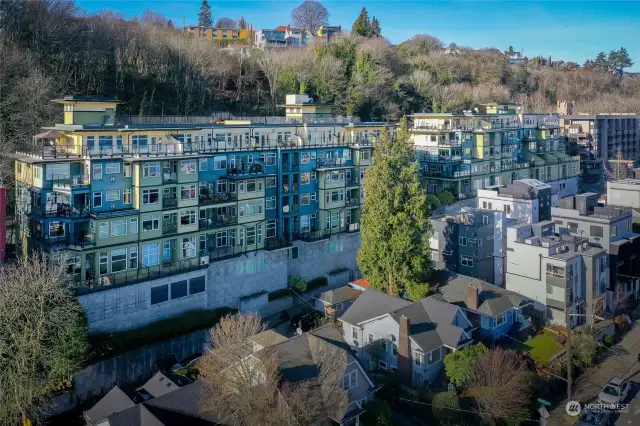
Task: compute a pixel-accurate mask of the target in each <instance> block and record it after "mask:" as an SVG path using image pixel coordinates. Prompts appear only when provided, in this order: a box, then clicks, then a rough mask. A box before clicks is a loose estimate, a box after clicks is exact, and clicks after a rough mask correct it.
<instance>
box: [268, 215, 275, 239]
mask: <svg viewBox="0 0 640 426" xmlns="http://www.w3.org/2000/svg"><path fill="white" fill-rule="evenodd" d="M266 228H267V238H273V237H275V236H276V220H275V219H270V220H267V227H266Z"/></svg>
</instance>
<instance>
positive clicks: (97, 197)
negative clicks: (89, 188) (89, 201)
mask: <svg viewBox="0 0 640 426" xmlns="http://www.w3.org/2000/svg"><path fill="white" fill-rule="evenodd" d="M93 207H96V208H97V207H102V192H94V193H93Z"/></svg>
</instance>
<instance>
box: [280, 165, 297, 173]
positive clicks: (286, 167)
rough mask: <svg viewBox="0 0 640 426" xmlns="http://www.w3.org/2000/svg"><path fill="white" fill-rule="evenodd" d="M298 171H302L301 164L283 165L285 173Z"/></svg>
mask: <svg viewBox="0 0 640 426" xmlns="http://www.w3.org/2000/svg"><path fill="white" fill-rule="evenodd" d="M298 170H300V163H291V164H288V163H283V164H282V171H283V172H297V171H298Z"/></svg>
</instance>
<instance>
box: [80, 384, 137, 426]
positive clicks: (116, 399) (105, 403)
mask: <svg viewBox="0 0 640 426" xmlns="http://www.w3.org/2000/svg"><path fill="white" fill-rule="evenodd" d="M135 405H136V404H135V402H133V395H131V394H127V393H126V392H124V391H123V390H122V389H121V388H120V387H118V386H114V387H113V389H111V390H110V391H109V392H107V394H106V395H105V396H104V397H102V399H100V401H98V402H97V403H96V405H94V406H93V407H91V409H90V410H87V411H85V413H84V415H85V417H86V418H87V419H88V420H89V421H91V422H92V423H96V422H99V421H100V420H102V419H104V418H105V417H108V416H110V415H112V414H113V413H118V412H120V411H124V410H126V409H127V408H131V407H135Z"/></svg>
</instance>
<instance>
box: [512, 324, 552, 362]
mask: <svg viewBox="0 0 640 426" xmlns="http://www.w3.org/2000/svg"><path fill="white" fill-rule="evenodd" d="M555 338H556V335H555V334H554V333H551V332H550V331H544V332H543V333H542V334H538V335H536V336H534V337H533V338H531V339H529V340H527V341H526V342H524V343H513V344H510V345H508V346H509V347H511V348H512V349H516V350H519V351H523V352H528V353H529V355H531V356H532V357H533V359H535V360H536V363H537V364H538V365H540V366H543V367H544V366H545V365H547V364H548V363H549V359H550V358H551V357H552V356H554V355H555V354H557V353H558V352H560V351H561V350H562V347H561V346H560V345H558V344H557V343H556V342H554V340H555Z"/></svg>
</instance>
